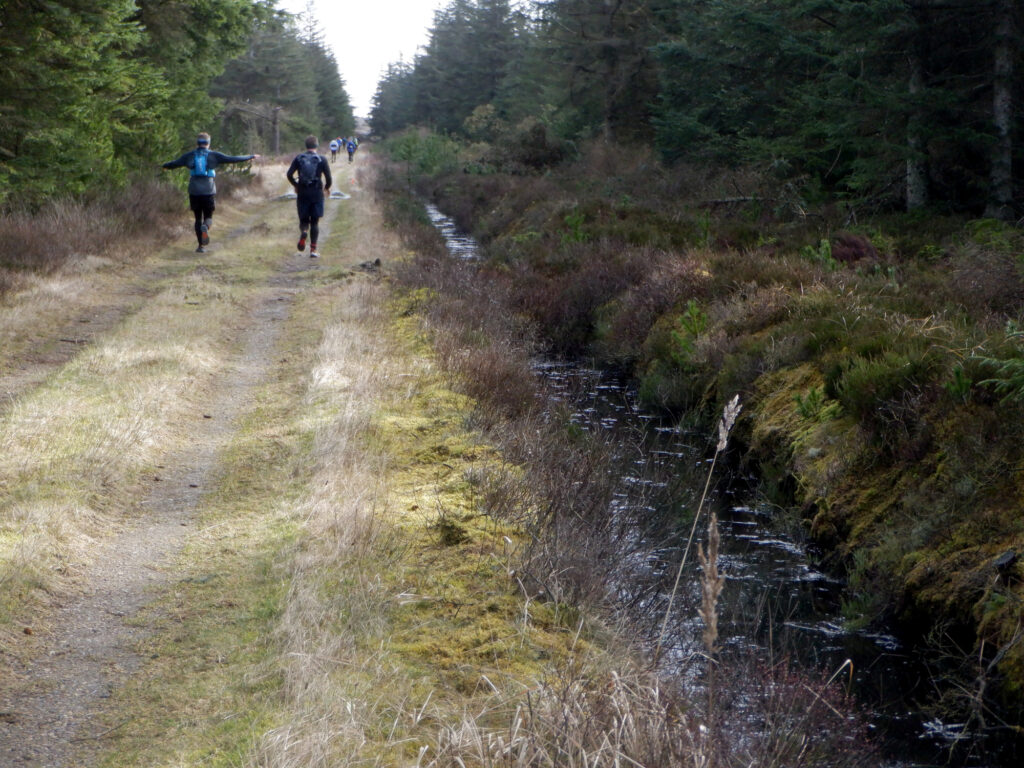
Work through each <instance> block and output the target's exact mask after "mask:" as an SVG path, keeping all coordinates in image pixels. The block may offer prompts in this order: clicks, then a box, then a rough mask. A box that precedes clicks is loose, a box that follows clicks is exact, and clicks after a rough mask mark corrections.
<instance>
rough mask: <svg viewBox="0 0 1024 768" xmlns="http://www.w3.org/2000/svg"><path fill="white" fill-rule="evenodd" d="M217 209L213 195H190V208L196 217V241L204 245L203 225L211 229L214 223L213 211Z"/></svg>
mask: <svg viewBox="0 0 1024 768" xmlns="http://www.w3.org/2000/svg"><path fill="white" fill-rule="evenodd" d="M215 207H216V204H215V198H214V196H213V195H189V208H191V209H192V213H193V214H194V215H195V217H196V240H198V241H199V244H200V245H202V244H203V224H205V225H206V228H207V229H209V228H210V224H211V223H212V222H213V211H214V208H215Z"/></svg>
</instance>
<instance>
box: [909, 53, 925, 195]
mask: <svg viewBox="0 0 1024 768" xmlns="http://www.w3.org/2000/svg"><path fill="white" fill-rule="evenodd" d="M916 45H917V43H916V42H915V46H916ZM908 64H909V67H910V82H909V83H908V86H907V92H908V94H909V96H910V104H911V107H910V109H911V112H910V117H909V119H908V120H907V149H908V150H909V152H908V156H907V210H908V211H912V210H914V209H915V208H921V207H923V206H925V205H927V204H928V171H927V167H926V159H925V153H924V146H923V145H924V142H923V141H922V139H921V116H920V112H921V106H920V104H919V103H918V97H919V94H920V93H921V89H922V88H923V87H924V71H923V70H924V63H923V61H922V59H921V56H920V54H919V53H918V51H917V50H916V48H915V49H913V50H912V51H911V53H910V60H909V62H908Z"/></svg>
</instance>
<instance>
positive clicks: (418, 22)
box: [278, 0, 448, 117]
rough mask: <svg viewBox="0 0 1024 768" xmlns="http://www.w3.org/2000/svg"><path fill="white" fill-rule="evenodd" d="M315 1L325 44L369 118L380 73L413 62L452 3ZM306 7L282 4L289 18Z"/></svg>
mask: <svg viewBox="0 0 1024 768" xmlns="http://www.w3.org/2000/svg"><path fill="white" fill-rule="evenodd" d="M312 2H313V7H314V10H315V13H316V17H317V19H318V20H319V21H320V24H321V27H322V28H323V33H324V41H325V42H326V43H327V45H328V47H329V48H330V49H331V50H332V51H333V52H334V56H335V58H336V59H337V60H338V69H339V70H340V72H341V76H342V78H344V80H345V90H346V91H348V94H349V97H350V98H351V100H352V109H353V111H354V112H355V114H357V115H360V116H364V117H365V116H367V115H369V114H370V101H371V99H372V98H373V94H374V92H375V91H376V89H377V81H378V80H379V79H380V76H381V73H382V72H383V71H384V69H385V68H386V67H387V65H388V64H389V63H390V62H393V61H398V59H399V58H400V57H401V58H403V59H405V60H406V61H411V60H412V58H413V56H414V55H415V53H416V49H417V48H418V47H419V46H420V45H423V44H424V43H426V42H427V30H428V28H429V27H430V26H431V24H432V22H433V20H434V11H435V10H437V9H438V8H441V7H443V6H445V5H447V4H448V3H447V0H372V2H367V3H359V2H351V1H350V2H346V3H338V2H332V0H312ZM306 5H307V0H280V1H279V2H278V7H279V8H281V9H282V10H285V11H289V12H290V13H302V12H304V11H305V10H306Z"/></svg>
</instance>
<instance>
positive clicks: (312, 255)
mask: <svg viewBox="0 0 1024 768" xmlns="http://www.w3.org/2000/svg"><path fill="white" fill-rule="evenodd" d="M309 258H311V259H318V258H320V254H319V253H317V250H316V246H315V245H313V244H312V243H310V245H309Z"/></svg>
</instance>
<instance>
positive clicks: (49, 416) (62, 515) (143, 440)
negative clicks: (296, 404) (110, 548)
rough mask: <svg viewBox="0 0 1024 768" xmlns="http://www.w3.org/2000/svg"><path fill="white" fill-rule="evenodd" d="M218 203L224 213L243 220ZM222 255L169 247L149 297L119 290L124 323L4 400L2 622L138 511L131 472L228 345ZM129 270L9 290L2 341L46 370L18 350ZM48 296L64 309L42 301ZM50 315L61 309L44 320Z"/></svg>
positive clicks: (180, 418) (150, 459)
mask: <svg viewBox="0 0 1024 768" xmlns="http://www.w3.org/2000/svg"><path fill="white" fill-rule="evenodd" d="M226 213H227V215H224V216H222V219H223V221H224V223H225V224H226V223H227V222H231V221H238V220H240V218H241V215H240V214H239V213H237V212H230V211H228V212H226ZM222 258H223V259H224V260H225V262H224V263H221V264H218V263H217V261H216V260H210V261H209V262H208V263H207V264H204V266H203V267H202V268H195V264H194V263H192V262H188V261H184V260H182V258H181V256H180V253H179V248H178V247H177V246H172V247H171V248H169V249H168V250H167V251H165V252H162V254H161V255H160V256H159V257H157V258H155V259H154V260H153V262H151V263H150V264H149V265H148V270H147V271H149V273H150V274H155V273H156V271H157V270H159V271H160V272H162V279H160V280H159V282H157V283H155V285H153V286H152V287H151V290H152V293H153V296H152V298H151V299H150V300H149V301H148V302H146V303H145V304H144V305H141V304H138V303H137V302H136V299H135V298H129V299H127V300H124V297H123V296H122V303H120V304H117V305H116V306H115V307H114V308H113V309H112V310H111V311H113V312H114V313H115V315H116V316H117V317H120V316H121V314H122V313H124V312H128V313H129V314H128V315H127V317H126V318H125V319H124V320H123V321H122V322H120V324H117V325H113V326H112V327H111V328H110V329H109V330H108V331H107V332H106V333H104V334H101V335H99V336H98V337H97V338H95V339H93V343H91V344H88V345H81V346H80V348H79V349H78V351H77V354H75V355H73V356H72V357H70V359H69V360H68V362H67V363H66V364H64V365H63V366H60V367H59V368H56V369H54V370H52V371H50V372H49V375H48V378H47V379H46V380H45V383H43V384H42V385H41V386H38V387H36V388H35V389H31V390H29V391H26V392H24V393H22V395H21V396H20V397H18V398H17V399H15V400H13V401H12V402H11V403H10V405H9V407H8V408H6V409H5V410H3V411H2V412H0V444H3V446H4V451H3V452H2V453H0V477H2V478H3V481H2V491H3V493H2V496H0V584H2V585H3V592H2V594H3V599H2V600H0V624H9V623H10V622H12V621H13V620H14V619H15V618H16V617H17V616H18V615H19V614H26V613H29V612H31V611H32V608H33V606H35V605H36V604H38V602H39V601H43V600H46V599H47V595H48V594H50V593H52V592H53V591H54V590H61V589H64V588H67V587H68V586H69V584H68V583H67V578H68V577H74V575H75V574H76V572H78V571H79V570H80V568H81V567H82V565H83V564H84V563H86V562H87V561H88V560H89V558H90V553H91V550H92V548H93V545H94V539H97V538H102V537H104V536H107V535H109V534H110V533H111V531H112V530H114V529H116V528H117V527H118V526H119V525H121V524H122V523H123V522H125V521H127V520H129V519H131V518H132V517H133V516H135V515H136V514H138V509H137V505H138V502H139V500H140V498H141V495H140V494H141V493H142V492H143V489H142V487H141V486H140V485H139V481H140V478H141V477H142V476H143V475H144V474H148V472H150V471H151V470H152V468H153V467H154V465H156V464H157V463H159V461H160V457H161V456H163V455H166V454H167V453H168V452H170V451H173V450H174V449H175V448H176V447H178V446H180V445H181V444H183V443H184V442H185V441H187V440H188V437H189V424H190V422H191V420H192V418H193V417H195V416H196V411H197V408H198V407H199V406H198V405H197V403H198V402H199V399H200V398H202V397H203V396H204V394H205V393H206V390H207V387H208V383H207V382H208V381H209V380H210V379H211V377H212V376H213V375H214V374H216V373H218V372H219V371H222V370H223V368H224V366H225V365H226V363H227V359H228V357H229V355H230V354H231V353H232V351H233V350H232V348H231V343H232V342H231V336H230V334H229V333H228V331H229V329H230V328H231V326H232V325H233V324H235V323H237V322H238V318H239V317H240V315H241V313H242V311H243V299H244V296H243V294H242V293H241V292H240V290H239V289H238V288H236V287H231V286H229V285H228V284H227V283H226V282H225V281H224V280H223V279H221V277H220V276H219V275H218V270H219V269H221V268H224V267H225V266H226V260H229V259H230V258H231V254H230V253H228V252H226V251H225V253H224V255H223V257H222ZM150 270H151V271H150ZM135 280H136V277H134V276H126V275H124V274H122V273H114V272H111V273H109V274H105V273H104V271H103V270H102V269H100V270H98V271H88V270H87V271H85V272H84V273H83V274H80V275H79V276H78V277H77V278H76V279H73V278H72V277H71V276H70V275H69V274H67V273H62V274H60V275H55V276H53V277H51V278H48V279H40V280H39V282H38V283H37V285H36V287H35V289H34V290H32V291H30V292H28V293H25V294H23V295H19V296H15V297H8V301H7V303H6V305H5V307H4V309H3V312H4V315H5V317H4V319H5V320H8V319H9V320H11V322H10V324H9V325H5V328H8V329H9V331H10V333H12V334H13V335H14V336H15V341H14V342H13V343H12V344H11V347H12V348H13V349H15V350H18V349H19V347H21V348H22V349H21V351H22V356H21V357H20V358H18V359H20V360H21V361H22V362H23V363H24V364H25V365H27V366H32V365H43V366H44V368H43V370H44V371H45V361H43V362H40V361H39V360H38V359H36V358H33V357H28V358H26V357H25V352H24V347H25V346H26V345H27V344H29V343H31V342H32V341H33V339H34V338H35V337H36V336H42V337H45V336H47V335H48V334H52V333H53V332H54V331H55V326H58V327H59V326H61V325H63V324H64V323H66V322H69V321H71V319H72V318H74V317H75V314H76V312H79V311H81V312H86V311H88V309H89V308H94V307H96V306H98V305H101V304H106V302H107V301H109V300H112V296H113V294H124V293H128V294H131V293H134V291H133V290H132V289H133V285H134V281H135ZM136 298H137V297H136ZM54 306H59V307H60V310H59V311H54V312H52V313H51V312H50V311H49V310H50V309H52V308H53V307H54ZM69 306H70V307H72V309H71V310H69V309H68V307H69ZM51 315H52V317H56V318H59V319H58V320H57V321H56V322H54V320H52V319H50V320H49V321H47V320H46V319H45V318H48V317H51ZM26 329H31V332H26ZM19 333H20V334H21V335H18V334H19ZM26 339H27V341H26ZM50 341H52V339H50Z"/></svg>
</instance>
